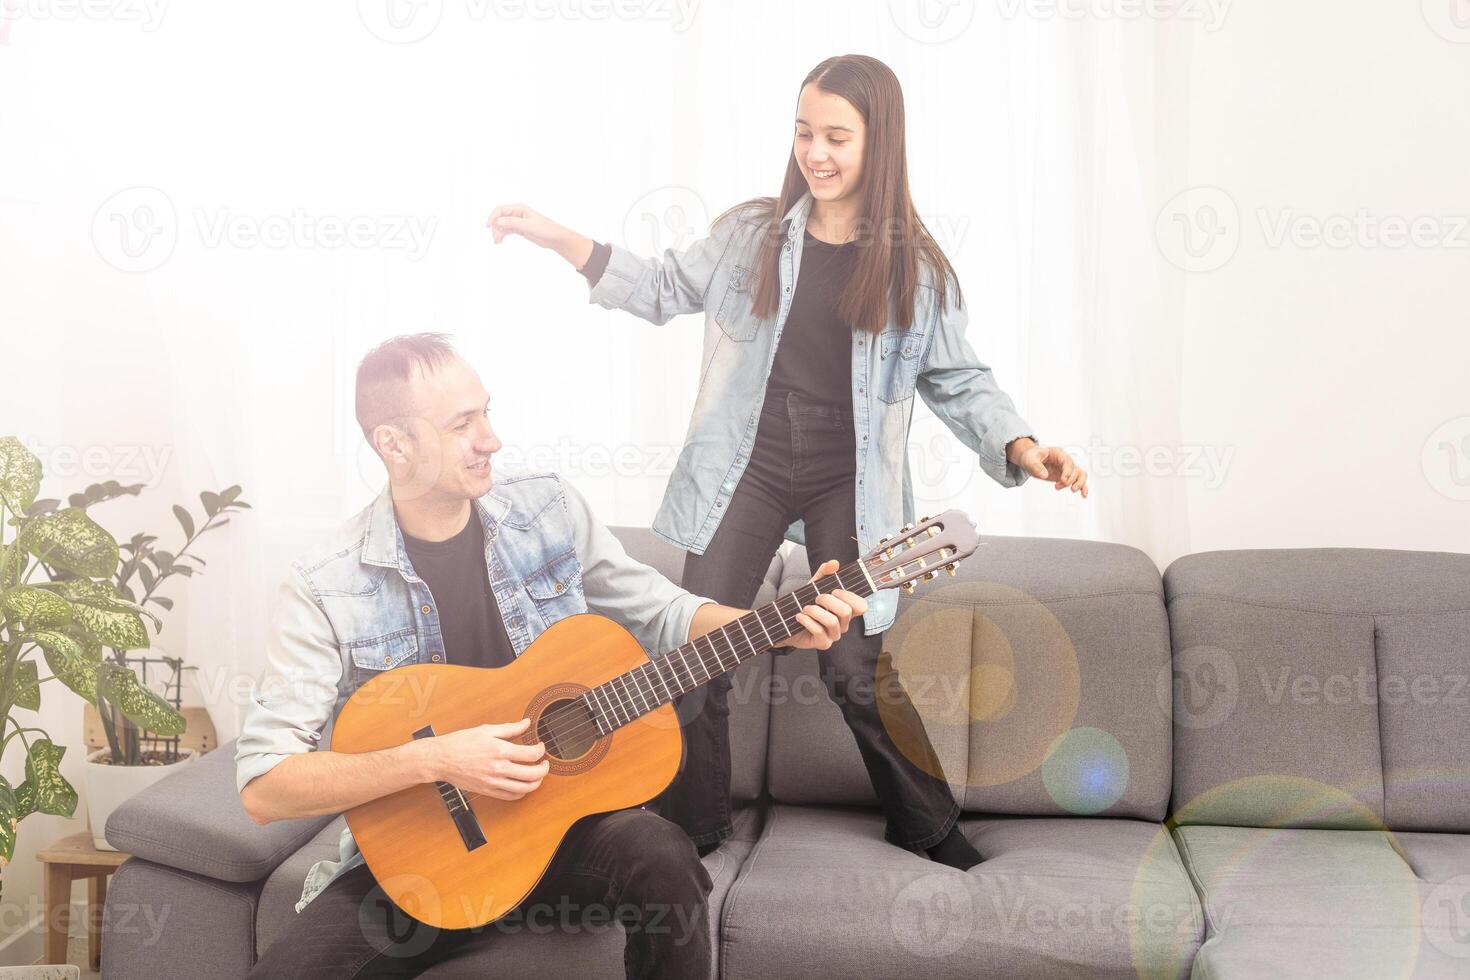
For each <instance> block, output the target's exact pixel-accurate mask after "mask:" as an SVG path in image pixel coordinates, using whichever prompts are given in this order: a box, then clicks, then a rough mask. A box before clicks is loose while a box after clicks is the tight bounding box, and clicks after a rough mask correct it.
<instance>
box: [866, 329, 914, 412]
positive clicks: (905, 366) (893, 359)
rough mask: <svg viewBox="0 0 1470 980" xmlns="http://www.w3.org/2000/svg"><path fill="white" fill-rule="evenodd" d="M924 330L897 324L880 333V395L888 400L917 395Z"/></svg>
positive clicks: (893, 400)
mask: <svg viewBox="0 0 1470 980" xmlns="http://www.w3.org/2000/svg"><path fill="white" fill-rule="evenodd" d="M923 339H924V336H923V334H921V333H919V332H918V331H916V330H902V329H899V328H896V327H895V328H893V329H891V330H885V331H883V332H882V333H881V334H879V335H878V355H879V356H878V384H877V390H878V397H879V398H881V399H883V400H884V401H885V402H890V403H892V402H901V401H907V400H908V399H909V398H912V397H913V394H914V385H915V384H917V382H918V379H919V354H920V348H921V347H922V346H923V343H922V342H923Z"/></svg>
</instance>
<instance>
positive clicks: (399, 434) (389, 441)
mask: <svg viewBox="0 0 1470 980" xmlns="http://www.w3.org/2000/svg"><path fill="white" fill-rule="evenodd" d="M412 448H413V443H412V440H411V439H410V438H409V435H408V433H407V432H404V431H403V430H402V429H400V428H398V427H397V426H396V425H389V424H387V423H386V422H385V423H383V424H382V425H379V426H376V427H375V428H374V429H373V449H375V450H377V453H378V455H379V456H381V457H382V458H383V461H384V462H386V463H395V462H397V463H402V462H406V461H407V460H408V458H409V454H410V451H411V450H412Z"/></svg>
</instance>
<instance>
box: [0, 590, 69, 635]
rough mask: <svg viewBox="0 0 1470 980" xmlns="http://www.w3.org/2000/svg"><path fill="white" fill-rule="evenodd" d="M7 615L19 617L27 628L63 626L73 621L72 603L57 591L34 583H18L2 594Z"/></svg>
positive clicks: (0, 599)
mask: <svg viewBox="0 0 1470 980" xmlns="http://www.w3.org/2000/svg"><path fill="white" fill-rule="evenodd" d="M0 605H3V606H4V607H5V615H6V616H8V617H9V618H11V619H18V620H20V621H21V622H22V623H24V624H25V625H26V628H27V629H33V628H35V627H47V626H61V625H62V624H63V623H69V622H71V604H70V603H68V602H67V601H66V600H65V599H63V598H62V597H61V596H59V595H57V594H56V593H55V592H51V591H49V590H47V589H38V588H36V587H35V586H33V585H18V586H16V587H15V588H13V589H11V590H9V591H8V592H6V593H5V594H4V595H3V596H0Z"/></svg>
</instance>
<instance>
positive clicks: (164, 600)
mask: <svg viewBox="0 0 1470 980" xmlns="http://www.w3.org/2000/svg"><path fill="white" fill-rule="evenodd" d="M148 601H149V602H156V603H158V604H159V605H160V606H162V607H163V608H165V609H170V610H171V609H173V607H174V601H173V600H172V599H170V598H169V597H168V596H166V595H151V596H149V597H148Z"/></svg>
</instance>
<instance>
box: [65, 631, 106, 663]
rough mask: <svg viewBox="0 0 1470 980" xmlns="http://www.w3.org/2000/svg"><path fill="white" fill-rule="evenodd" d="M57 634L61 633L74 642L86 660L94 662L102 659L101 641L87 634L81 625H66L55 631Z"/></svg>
mask: <svg viewBox="0 0 1470 980" xmlns="http://www.w3.org/2000/svg"><path fill="white" fill-rule="evenodd" d="M57 632H59V633H62V634H64V635H65V636H67V637H69V638H70V639H72V640H74V641H76V643H77V644H78V645H79V646H80V647H81V648H82V656H84V657H86V658H87V659H88V660H94V661H95V660H101V659H102V641H101V640H99V639H97V637H95V636H93V635H92V634H91V633H89V632H87V628H86V627H85V626H83V625H82V624H81V623H77V622H71V623H67V624H66V625H65V626H63V627H62V628H61V629H60V630H57Z"/></svg>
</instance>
